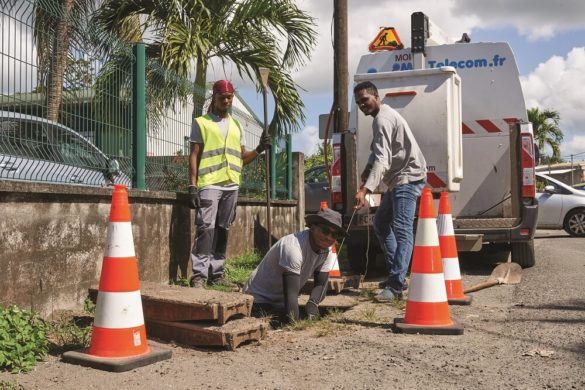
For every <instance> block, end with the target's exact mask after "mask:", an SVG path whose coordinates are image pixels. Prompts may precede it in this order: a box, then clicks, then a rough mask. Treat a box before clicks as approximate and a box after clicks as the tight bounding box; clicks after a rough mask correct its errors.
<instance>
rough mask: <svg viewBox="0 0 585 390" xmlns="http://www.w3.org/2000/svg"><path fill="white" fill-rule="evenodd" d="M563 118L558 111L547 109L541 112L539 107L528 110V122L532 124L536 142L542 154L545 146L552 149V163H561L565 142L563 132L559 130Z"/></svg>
mask: <svg viewBox="0 0 585 390" xmlns="http://www.w3.org/2000/svg"><path fill="white" fill-rule="evenodd" d="M560 119H561V117H560V115H559V112H558V111H555V110H550V109H545V110H543V111H541V110H540V109H539V108H538V107H534V108H530V109H528V120H529V121H530V122H532V129H533V131H534V140H535V141H536V142H537V144H538V148H539V149H540V151H541V153H542V152H543V151H544V147H545V145H548V146H550V148H551V149H552V156H551V157H550V162H560V161H561V149H560V144H561V142H562V141H563V137H564V136H563V132H562V131H561V129H560V128H559V121H560Z"/></svg>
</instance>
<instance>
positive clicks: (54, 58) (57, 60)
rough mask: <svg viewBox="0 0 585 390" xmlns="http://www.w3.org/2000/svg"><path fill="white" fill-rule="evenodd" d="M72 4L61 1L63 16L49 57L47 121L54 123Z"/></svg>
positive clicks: (61, 86)
mask: <svg viewBox="0 0 585 390" xmlns="http://www.w3.org/2000/svg"><path fill="white" fill-rule="evenodd" d="M73 4H74V0H63V3H62V7H63V15H62V18H61V19H60V20H59V21H58V22H57V24H56V26H55V37H54V39H55V44H54V45H53V53H52V55H51V64H50V66H49V78H48V88H47V119H48V120H51V121H55V122H57V120H58V119H59V107H60V106H61V96H62V94H63V79H64V75H65V68H66V67H67V54H68V52H69V38H70V26H69V23H70V22H69V18H70V15H71V10H72V9H73Z"/></svg>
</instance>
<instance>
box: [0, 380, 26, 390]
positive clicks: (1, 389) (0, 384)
mask: <svg viewBox="0 0 585 390" xmlns="http://www.w3.org/2000/svg"><path fill="white" fill-rule="evenodd" d="M0 390H25V387H24V386H23V385H21V384H19V383H12V382H6V381H0Z"/></svg>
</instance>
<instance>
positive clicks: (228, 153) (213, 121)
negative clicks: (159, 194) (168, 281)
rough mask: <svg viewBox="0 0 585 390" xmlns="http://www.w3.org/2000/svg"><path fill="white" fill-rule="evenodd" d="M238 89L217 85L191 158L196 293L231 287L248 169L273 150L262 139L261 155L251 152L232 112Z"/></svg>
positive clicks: (198, 123)
mask: <svg viewBox="0 0 585 390" xmlns="http://www.w3.org/2000/svg"><path fill="white" fill-rule="evenodd" d="M233 99H234V87H233V85H232V83H231V82H229V81H228V80H219V81H216V82H215V83H214V84H213V94H212V96H211V103H210V105H209V111H208V112H207V114H205V115H202V116H200V117H197V118H195V120H194V121H193V125H192V127H191V138H190V154H189V207H190V208H192V209H195V210H196V217H195V225H196V236H195V242H194V244H193V249H192V250H191V263H192V270H193V273H192V276H191V279H190V281H189V284H190V285H191V287H196V288H200V287H203V286H204V285H205V284H206V283H213V284H220V285H228V286H229V284H230V283H228V282H227V281H226V280H225V278H224V261H225V252H226V247H227V241H228V233H229V227H230V225H231V223H232V222H233V220H234V219H235V211H236V204H237V200H238V190H239V188H240V187H239V186H240V176H241V172H242V166H243V165H246V164H248V163H250V162H252V161H253V160H254V159H255V158H256V157H258V155H259V154H261V153H262V152H263V151H264V150H266V148H267V147H269V146H270V143H271V139H270V136H269V135H268V134H264V133H263V134H262V136H261V137H260V142H259V144H258V146H257V147H256V149H254V150H251V151H248V150H246V148H245V137H244V132H243V131H242V126H241V125H240V122H238V120H237V119H235V118H233V117H232V116H231V115H230V113H229V110H230V108H231V107H232V102H233Z"/></svg>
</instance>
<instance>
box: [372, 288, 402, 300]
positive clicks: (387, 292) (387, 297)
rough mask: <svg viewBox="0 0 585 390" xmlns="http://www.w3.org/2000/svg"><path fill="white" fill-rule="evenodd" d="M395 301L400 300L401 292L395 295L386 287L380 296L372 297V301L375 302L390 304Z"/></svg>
mask: <svg viewBox="0 0 585 390" xmlns="http://www.w3.org/2000/svg"><path fill="white" fill-rule="evenodd" d="M395 299H402V292H400V293H397V292H395V291H394V290H392V289H390V288H388V287H386V288H385V289H384V290H382V292H381V293H380V294H378V295H376V296H375V297H374V300H376V301H377V302H390V301H393V300H395Z"/></svg>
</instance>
